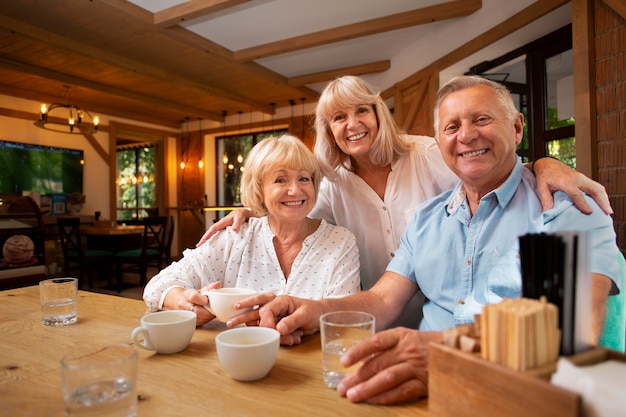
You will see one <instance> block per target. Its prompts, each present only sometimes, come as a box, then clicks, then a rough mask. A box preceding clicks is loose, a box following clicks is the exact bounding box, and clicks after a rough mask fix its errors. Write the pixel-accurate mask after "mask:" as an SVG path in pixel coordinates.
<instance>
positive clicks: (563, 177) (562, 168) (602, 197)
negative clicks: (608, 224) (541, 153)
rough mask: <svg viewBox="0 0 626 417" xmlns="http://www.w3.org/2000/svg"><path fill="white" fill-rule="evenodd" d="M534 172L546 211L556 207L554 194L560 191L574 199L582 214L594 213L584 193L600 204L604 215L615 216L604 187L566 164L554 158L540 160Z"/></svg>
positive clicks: (536, 163)
mask: <svg viewBox="0 0 626 417" xmlns="http://www.w3.org/2000/svg"><path fill="white" fill-rule="evenodd" d="M532 171H533V173H534V174H535V176H536V177H537V190H538V191H539V197H540V198H541V206H542V208H543V210H544V211H546V210H548V209H551V208H552V206H554V198H553V197H552V194H553V193H554V192H555V191H557V190H560V191H563V192H564V193H566V194H567V195H568V196H569V197H570V198H571V199H572V201H573V202H574V205H575V206H576V207H577V208H578V210H580V211H581V212H582V213H585V214H589V213H591V212H592V209H591V207H589V204H587V201H586V200H585V197H584V196H583V192H584V193H585V194H587V195H589V196H590V197H591V198H593V199H594V200H595V202H596V203H598V206H600V208H601V209H602V211H603V212H604V213H606V214H613V209H612V208H611V203H610V202H609V196H608V194H607V193H606V190H605V188H604V186H603V185H602V184H600V183H598V182H596V181H593V180H592V179H590V178H588V177H586V176H585V175H583V174H581V173H580V172H578V171H576V170H574V169H572V168H570V167H569V166H567V165H565V164H564V163H562V162H560V161H558V160H556V159H554V158H540V159H537V160H536V161H535V162H533V164H532Z"/></svg>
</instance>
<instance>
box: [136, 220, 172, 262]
mask: <svg viewBox="0 0 626 417" xmlns="http://www.w3.org/2000/svg"><path fill="white" fill-rule="evenodd" d="M143 225H144V229H143V237H142V244H141V255H142V256H143V257H145V256H146V255H149V254H150V253H154V251H158V256H161V255H162V254H163V250H164V248H165V232H166V230H167V217H166V216H155V217H146V218H145V219H144V220H143Z"/></svg>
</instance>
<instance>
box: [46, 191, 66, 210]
mask: <svg viewBox="0 0 626 417" xmlns="http://www.w3.org/2000/svg"><path fill="white" fill-rule="evenodd" d="M66 198H67V197H66V196H65V194H52V201H51V202H50V210H51V211H52V214H65V213H66V211H67V203H66Z"/></svg>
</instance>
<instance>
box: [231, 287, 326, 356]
mask: <svg viewBox="0 0 626 417" xmlns="http://www.w3.org/2000/svg"><path fill="white" fill-rule="evenodd" d="M243 301H245V302H246V303H247V304H245V305H244V304H242V306H241V307H246V306H248V304H251V303H254V302H255V299H254V297H249V298H246V299H245V300H243ZM322 313H323V310H322V306H321V305H320V303H319V302H318V301H313V300H308V299H303V298H298V297H292V296H288V295H279V296H278V297H276V298H275V299H273V300H272V301H270V302H268V303H267V304H265V305H263V306H262V307H261V308H259V326H264V327H271V328H274V329H276V330H278V331H279V332H280V334H281V338H280V343H281V344H282V345H287V346H291V345H297V344H299V343H300V342H301V341H302V337H303V336H305V335H308V334H313V333H315V332H317V331H319V326H320V324H319V321H320V316H321V315H322ZM235 319H237V317H235V318H234V319H233V323H232V325H236V324H237V322H236V321H234V320H235ZM230 325H231V322H230V321H229V326H230Z"/></svg>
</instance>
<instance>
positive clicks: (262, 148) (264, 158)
mask: <svg viewBox="0 0 626 417" xmlns="http://www.w3.org/2000/svg"><path fill="white" fill-rule="evenodd" d="M276 167H285V168H290V169H298V170H301V169H303V170H305V171H307V172H309V173H310V174H311V179H312V181H313V189H314V191H315V193H314V195H315V196H317V192H318V190H319V185H320V181H321V179H322V178H321V176H322V175H321V172H320V169H319V166H318V164H317V162H316V161H315V157H314V156H313V154H312V153H311V151H310V150H309V148H307V147H306V145H305V144H304V143H303V142H302V141H301V140H300V139H298V138H296V137H295V136H291V135H283V136H280V137H275V136H272V137H268V138H266V139H263V140H262V141H261V142H259V143H257V144H256V145H255V146H254V147H253V148H252V150H251V151H250V153H249V154H248V157H247V158H246V162H245V164H244V171H243V175H242V177H241V185H240V192H241V202H242V203H243V205H244V206H246V207H248V208H250V209H251V210H252V211H253V212H254V213H255V214H256V215H265V214H267V209H266V207H265V204H264V203H263V201H264V196H263V178H264V177H265V175H266V174H267V173H268V172H270V171H273V170H274V169H275V168H276Z"/></svg>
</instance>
